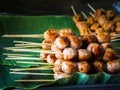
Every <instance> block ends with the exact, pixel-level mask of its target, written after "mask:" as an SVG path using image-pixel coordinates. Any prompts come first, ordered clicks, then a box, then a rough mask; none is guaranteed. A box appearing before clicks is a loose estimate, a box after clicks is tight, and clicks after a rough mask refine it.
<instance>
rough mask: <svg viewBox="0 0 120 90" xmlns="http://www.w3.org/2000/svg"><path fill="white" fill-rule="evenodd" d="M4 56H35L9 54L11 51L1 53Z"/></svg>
mask: <svg viewBox="0 0 120 90" xmlns="http://www.w3.org/2000/svg"><path fill="white" fill-rule="evenodd" d="M3 55H5V56H35V55H31V54H11V53H3Z"/></svg>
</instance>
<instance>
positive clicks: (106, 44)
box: [101, 43, 113, 49]
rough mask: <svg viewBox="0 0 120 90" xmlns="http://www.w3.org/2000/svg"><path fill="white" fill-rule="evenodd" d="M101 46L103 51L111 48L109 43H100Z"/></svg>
mask: <svg viewBox="0 0 120 90" xmlns="http://www.w3.org/2000/svg"><path fill="white" fill-rule="evenodd" d="M101 45H102V46H103V48H104V49H107V48H113V47H112V45H111V43H102V44H101Z"/></svg>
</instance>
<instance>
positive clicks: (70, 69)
mask: <svg viewBox="0 0 120 90" xmlns="http://www.w3.org/2000/svg"><path fill="white" fill-rule="evenodd" d="M62 71H63V72H64V73H68V74H72V73H74V72H76V71H77V67H76V63H74V62H72V61H63V62H62Z"/></svg>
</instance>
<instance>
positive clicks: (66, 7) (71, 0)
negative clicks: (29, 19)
mask: <svg viewBox="0 0 120 90" xmlns="http://www.w3.org/2000/svg"><path fill="white" fill-rule="evenodd" d="M118 1H120V0H0V13H2V14H5V13H9V14H15V15H16V14H17V15H73V12H72V10H71V7H70V6H71V5H73V6H74V8H75V10H76V11H77V13H80V11H81V10H82V11H84V12H85V13H88V11H90V9H89V8H88V6H87V3H89V4H91V5H92V6H93V7H94V8H95V9H97V8H103V9H111V8H112V4H113V3H115V2H118Z"/></svg>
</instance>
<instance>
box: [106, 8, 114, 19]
mask: <svg viewBox="0 0 120 90" xmlns="http://www.w3.org/2000/svg"><path fill="white" fill-rule="evenodd" d="M106 16H107V19H108V20H112V19H113V18H114V17H115V16H116V13H115V11H114V10H107V11H106Z"/></svg>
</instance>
